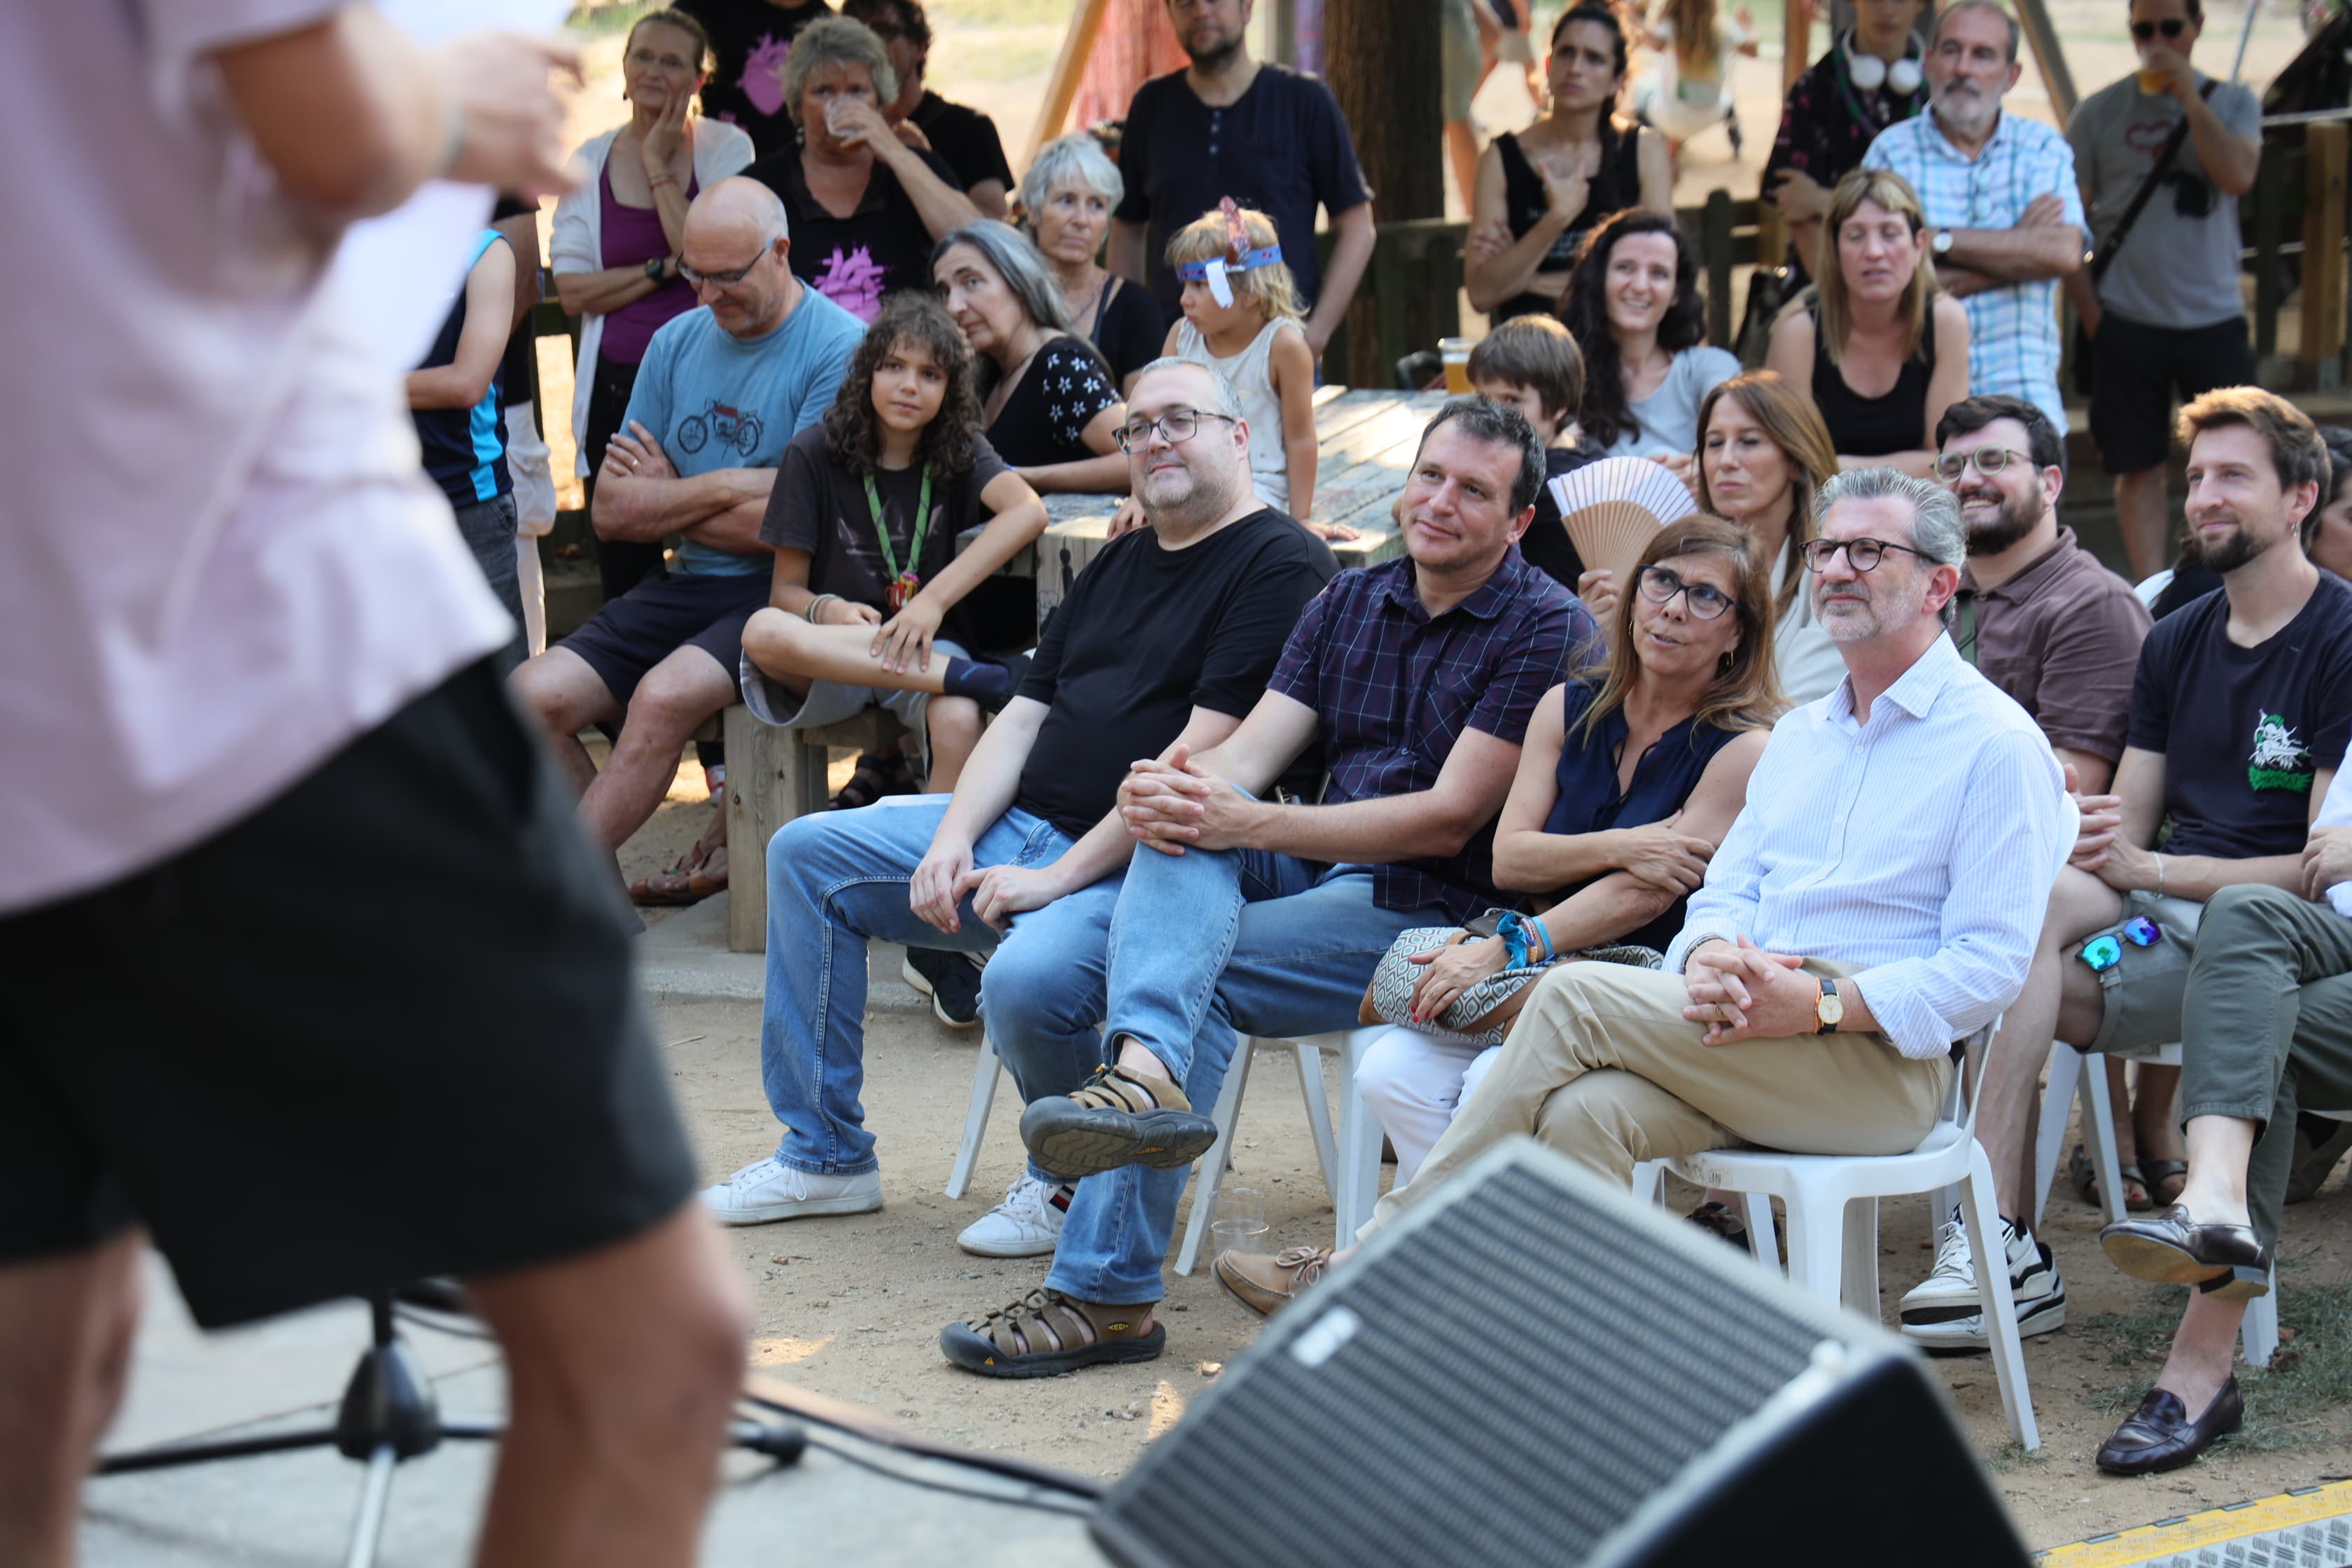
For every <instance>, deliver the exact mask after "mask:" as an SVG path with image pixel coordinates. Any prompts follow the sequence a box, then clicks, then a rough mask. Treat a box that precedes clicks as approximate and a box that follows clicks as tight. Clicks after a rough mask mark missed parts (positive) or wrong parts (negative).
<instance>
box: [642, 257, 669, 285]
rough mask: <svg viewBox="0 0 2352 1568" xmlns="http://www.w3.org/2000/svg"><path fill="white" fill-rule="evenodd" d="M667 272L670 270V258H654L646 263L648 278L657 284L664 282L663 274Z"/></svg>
mask: <svg viewBox="0 0 2352 1568" xmlns="http://www.w3.org/2000/svg"><path fill="white" fill-rule="evenodd" d="M667 270H669V258H668V257H667V256H656V257H653V258H649V259H648V260H647V261H646V277H647V278H650V279H653V280H654V281H655V282H656V283H659V282H661V281H663V279H662V274H663V273H665V272H667Z"/></svg>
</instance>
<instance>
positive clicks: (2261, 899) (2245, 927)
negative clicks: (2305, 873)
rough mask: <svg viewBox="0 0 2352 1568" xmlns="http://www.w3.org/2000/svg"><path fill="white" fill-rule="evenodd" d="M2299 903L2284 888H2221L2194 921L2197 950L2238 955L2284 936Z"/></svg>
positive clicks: (2252, 885) (2242, 885) (2250, 885)
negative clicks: (2250, 945) (2257, 945)
mask: <svg viewBox="0 0 2352 1568" xmlns="http://www.w3.org/2000/svg"><path fill="white" fill-rule="evenodd" d="M2302 902H2303V900H2300V899H2298V898H2296V897H2295V896H2294V894H2293V893H2290V892H2288V891H2287V890H2286V889H2284V888H2272V887H2265V886H2263V885H2261V884H2258V883H2252V882H2241V883H2239V884H2238V885H2236V886H2235V887H2229V888H2224V889H2221V891H2220V892H2218V893H2215V894H2214V895H2213V897H2212V898H2211V899H2210V900H2207V902H2206V905H2205V912H2204V914H2203V915H2202V916H2200V918H2199V920H2198V922H2197V945H2198V947H2199V949H2200V951H2202V950H2205V949H2208V948H2210V950H2212V951H2213V952H2242V951H2243V950H2244V948H2245V947H2246V946H2247V945H2248V944H2250V943H2259V942H2266V941H2269V940H2271V939H2274V938H2277V937H2281V936H2284V935H2286V934H2287V933H2288V932H2289V931H2290V929H2291V922H2292V920H2293V918H2294V912H2295V906H2296V905H2298V904H2301V903H2302Z"/></svg>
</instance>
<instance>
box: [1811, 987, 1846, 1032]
mask: <svg viewBox="0 0 2352 1568" xmlns="http://www.w3.org/2000/svg"><path fill="white" fill-rule="evenodd" d="M1813 1016H1815V1017H1817V1018H1819V1019H1820V1020H1821V1021H1822V1023H1824V1024H1835V1023H1837V1022H1839V1021H1841V1020H1842V1019H1843V1018H1844V1017H1845V998H1844V997H1843V996H1840V995H1839V994H1837V993H1836V992H1834V991H1830V990H1824V991H1823V992H1822V999H1821V1000H1820V1001H1819V1002H1817V1003H1815V1004H1814V1005H1813Z"/></svg>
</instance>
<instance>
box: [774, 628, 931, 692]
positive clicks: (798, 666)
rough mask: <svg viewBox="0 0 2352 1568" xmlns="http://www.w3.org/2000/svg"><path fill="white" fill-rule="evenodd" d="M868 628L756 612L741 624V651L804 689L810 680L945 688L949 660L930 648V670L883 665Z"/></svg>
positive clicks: (895, 687) (912, 688)
mask: <svg viewBox="0 0 2352 1568" xmlns="http://www.w3.org/2000/svg"><path fill="white" fill-rule="evenodd" d="M873 647H874V628H873V627H872V626H811V625H809V624H808V623H807V622H806V621H804V620H802V619H801V618H800V617H799V616H788V615H786V614H784V612H783V611H782V610H779V609H774V608H770V609H765V610H761V611H760V612H759V613H758V614H757V615H755V616H752V617H751V620H750V621H749V622H747V623H746V624H745V625H744V627H743V651H744V652H745V653H748V654H750V655H751V662H752V663H753V664H756V665H758V666H759V667H760V668H761V669H762V670H764V671H766V672H767V673H768V674H769V675H770V676H772V678H774V679H776V680H779V681H781V682H782V683H783V684H784V685H786V686H789V687H791V688H792V689H793V690H794V691H806V690H807V689H808V687H809V682H810V681H812V680H830V681H832V682H834V683H835V684H836V685H839V686H875V687H880V688H882V689H884V690H887V691H944V690H946V689H947V686H946V680H947V673H948V660H947V656H946V655H945V654H942V653H940V652H939V651H937V650H936V649H934V650H933V651H932V654H931V662H930V667H929V668H923V667H922V666H920V665H909V666H908V667H907V668H905V669H889V668H885V667H884V665H883V663H882V661H881V660H880V659H878V658H875V657H874V655H873V653H872V651H871V650H872V648H873Z"/></svg>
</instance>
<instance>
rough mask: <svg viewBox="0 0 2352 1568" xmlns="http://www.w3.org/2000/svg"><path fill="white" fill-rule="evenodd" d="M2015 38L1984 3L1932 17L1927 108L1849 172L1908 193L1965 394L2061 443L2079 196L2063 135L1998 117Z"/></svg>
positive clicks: (2013, 68)
mask: <svg viewBox="0 0 2352 1568" xmlns="http://www.w3.org/2000/svg"><path fill="white" fill-rule="evenodd" d="M2017 41H2018V33H2017V23H2016V21H2015V19H2014V18H2012V17H2011V16H2010V15H2009V13H2008V12H2006V11H2003V10H2002V9H2001V8H2000V6H1999V5H1995V4H1994V3H1993V0H1959V3H1958V4H1957V5H1953V6H1951V7H1950V8H1949V9H1948V10H1946V11H1945V12H1944V14H1943V15H1942V16H1938V17H1937V20H1936V36H1935V39H1934V41H1933V42H1932V43H1931V44H1930V45H1929V47H1928V49H1927V65H1926V71H1927V93H1928V112H1927V113H1926V114H1920V115H1915V116H1913V117H1912V118H1911V119H1909V120H1906V121H1899V122H1898V123H1896V124H1894V125H1890V126H1888V127H1887V128H1886V129H1885V130H1884V131H1882V132H1879V133H1878V139H1877V140H1876V141H1874V142H1872V143H1871V144H1870V150H1869V151H1868V152H1866V153H1864V154H1863V155H1862V163H1863V167H1864V168H1866V169H1892V170H1894V171H1895V173H1896V174H1900V175H1902V176H1903V177H1904V178H1905V179H1906V180H1908V181H1910V182H1911V188H1912V189H1914V190H1916V191H1917V192H1918V193H1919V205H1920V208H1921V210H1922V211H1924V212H1925V213H1926V214H1927V222H1928V224H1929V225H1930V226H1932V228H1933V231H1934V237H1933V239H1932V241H1931V243H1932V244H1933V246H1934V248H1935V253H1936V276H1937V279H1938V280H1939V281H1941V282H1942V284H1943V286H1944V287H1945V289H1948V291H1950V292H1951V293H1953V294H1956V295H1958V296H1959V300H1960V303H1961V304H1962V305H1963V306H1964V307H1965V308H1966V309H1967V310H1968V313H1969V391H1970V392H1971V393H1976V394H1984V393H1999V394H2002V395H2007V396H2010V397H2021V398H2023V399H2025V401H2027V402H2028V403H2031V404H2034V405H2037V406H2039V407H2040V408H2041V410H2042V412H2043V413H2044V414H2047V415H2048V416H2050V419H2051V422H2052V423H2053V424H2054V425H2056V426H2058V431H2059V434H2061V435H2063V434H2065V431H2066V409H2065V404H2064V400H2063V397H2062V396H2061V395H2060V394H2059V391H2058V361H2059V342H2058V279H2061V278H2063V277H2065V276H2066V275H2067V274H2069V273H2071V272H2073V271H2074V270H2075V269H2076V268H2079V267H2081V266H2082V265H2083V235H2084V219H2083V194H2082V191H2081V190H2080V188H2078V187H2077V186H2076V184H2075V183H2074V149H2073V148H2072V147H2070V146H2068V145H2067V143H2066V139H2065V138H2064V137H2063V136H2062V135H2060V134H2059V133H2058V132H2056V131H2054V130H2053V129H2051V128H2050V127H2049V126H2047V125H2044V124H2042V122H2041V121H2036V120H2027V119H2025V118H2023V117H2022V116H2020V115H2015V114H2003V113H2002V112H2001V108H2000V100H2001V97H2002V95H2003V94H2005V93H2007V92H2008V91H2009V89H2011V88H2013V87H2015V86H2016V85H2017V79H2018V77H2019V75H2020V74H2021V72H2022V70H2023V67H2022V66H2021V65H2020V64H2019V63H2018V58H2017Z"/></svg>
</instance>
